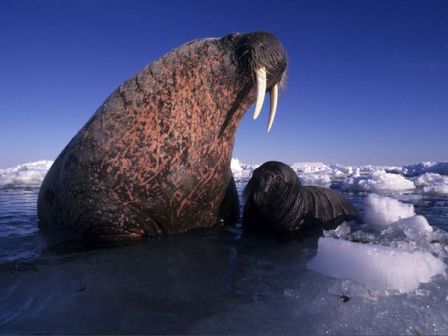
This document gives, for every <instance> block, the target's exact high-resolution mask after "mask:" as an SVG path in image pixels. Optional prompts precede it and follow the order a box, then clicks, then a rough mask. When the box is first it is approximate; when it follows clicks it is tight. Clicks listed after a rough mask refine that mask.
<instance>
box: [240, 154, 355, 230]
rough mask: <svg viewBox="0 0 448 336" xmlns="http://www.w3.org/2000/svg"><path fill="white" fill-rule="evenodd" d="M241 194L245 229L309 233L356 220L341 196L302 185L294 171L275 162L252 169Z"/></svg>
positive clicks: (350, 206) (352, 209) (352, 210)
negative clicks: (242, 195)
mask: <svg viewBox="0 0 448 336" xmlns="http://www.w3.org/2000/svg"><path fill="white" fill-rule="evenodd" d="M243 194H244V200H245V204H244V211H243V225H244V226H245V227H246V228H248V229H249V230H256V231H266V232H278V233H301V232H304V231H307V232H312V231H319V230H321V229H334V228H335V227H337V226H338V225H339V224H341V223H342V222H343V221H349V220H353V219H356V218H357V217H358V213H357V211H356V209H355V208H354V207H353V205H352V204H351V203H350V202H349V201H348V200H347V199H346V198H344V197H343V196H342V195H340V194H338V193H337V192H335V191H333V190H330V189H326V188H320V187H314V186H302V184H301V183H300V180H299V178H298V177H297V175H296V173H295V172H294V170H292V168H291V167H289V166H288V165H286V164H284V163H282V162H277V161H269V162H266V163H264V164H262V165H261V166H260V167H258V168H257V169H255V170H254V172H253V174H252V177H251V179H250V180H249V182H248V184H247V186H246V188H245V189H244V193H243Z"/></svg>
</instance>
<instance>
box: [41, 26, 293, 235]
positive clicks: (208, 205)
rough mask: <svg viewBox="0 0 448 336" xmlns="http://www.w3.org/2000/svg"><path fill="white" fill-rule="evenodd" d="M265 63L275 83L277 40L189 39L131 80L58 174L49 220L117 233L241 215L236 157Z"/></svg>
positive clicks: (48, 202) (49, 192)
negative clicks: (238, 132) (240, 132)
mask: <svg viewBox="0 0 448 336" xmlns="http://www.w3.org/2000/svg"><path fill="white" fill-rule="evenodd" d="M255 56H256V57H255ZM260 62H265V63H266V64H261V65H263V66H266V67H267V70H268V78H267V82H268V88H269V87H272V85H274V84H275V83H276V82H278V81H279V80H280V79H281V77H282V75H283V73H284V71H285V67H286V53H285V51H284V49H283V47H282V46H281V44H280V42H278V40H276V39H275V37H274V36H272V35H271V34H269V33H250V34H241V35H240V34H230V35H227V36H225V37H223V38H221V39H202V40H195V41H192V42H189V43H187V44H185V45H183V46H181V47H179V48H177V49H175V50H173V51H171V52H170V53H168V54H167V55H165V56H163V57H162V58H160V59H159V60H157V61H155V62H154V63H152V64H151V65H148V66H146V67H145V68H144V69H143V70H142V71H140V72H139V73H137V74H136V75H135V76H133V77H132V78H130V79H129V80H127V81H125V82H124V83H123V84H122V85H120V87H118V88H117V89H116V90H115V91H114V92H113V93H112V94H111V95H110V96H109V97H108V98H107V100H106V101H105V102H104V103H103V105H102V106H101V107H100V108H99V109H98V110H97V111H96V113H95V114H94V115H93V116H92V118H91V119H90V120H89V121H88V122H87V124H86V125H85V126H84V127H83V128H82V129H81V130H80V131H79V132H78V134H76V136H75V137H74V138H73V139H72V140H71V141H70V143H69V144H68V145H67V146H66V147H65V149H64V150H63V151H62V153H61V154H60V155H59V157H58V158H57V159H56V161H55V162H54V164H53V166H52V167H51V169H50V170H49V172H48V174H47V176H46V178H45V180H44V182H43V184H42V187H41V190H40V193H39V199H38V214H39V219H40V224H41V226H42V227H48V226H56V227H63V228H68V229H70V230H72V231H75V232H78V233H81V234H83V235H84V236H86V237H88V238H100V239H118V238H129V237H131V238H132V237H140V236H145V235H157V234H171V233H180V232H185V231H188V230H190V229H194V228H204V227H210V226H212V225H214V224H215V223H217V222H218V220H219V217H222V218H226V219H235V218H236V217H237V216H238V213H237V212H238V198H237V195H236V193H234V190H235V189H234V188H235V186H234V181H233V178H232V175H231V171H230V160H231V154H232V149H233V144H234V139H235V133H236V130H237V127H238V125H239V123H240V120H241V118H242V117H243V115H244V113H245V112H246V110H247V109H248V108H249V106H250V105H251V104H252V103H253V102H254V100H255V98H256V88H255V82H254V77H253V72H254V70H253V69H252V67H253V66H259V65H260ZM226 190H227V192H226ZM225 195H227V196H226V197H225ZM224 197H225V201H224V204H223V200H224Z"/></svg>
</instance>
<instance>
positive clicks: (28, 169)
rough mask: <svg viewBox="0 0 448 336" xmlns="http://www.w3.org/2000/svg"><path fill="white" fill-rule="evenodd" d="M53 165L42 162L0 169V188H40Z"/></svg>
mask: <svg viewBox="0 0 448 336" xmlns="http://www.w3.org/2000/svg"><path fill="white" fill-rule="evenodd" d="M52 164H53V161H48V160H42V161H35V162H29V163H24V164H21V165H18V166H15V167H11V168H6V169H0V188H23V187H39V186H40V185H41V184H42V181H43V179H44V177H45V175H46V174H47V171H48V169H50V167H51V165H52Z"/></svg>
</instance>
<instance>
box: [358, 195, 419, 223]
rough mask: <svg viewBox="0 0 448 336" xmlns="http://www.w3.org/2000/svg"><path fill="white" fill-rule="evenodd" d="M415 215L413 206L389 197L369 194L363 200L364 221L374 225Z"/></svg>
mask: <svg viewBox="0 0 448 336" xmlns="http://www.w3.org/2000/svg"><path fill="white" fill-rule="evenodd" d="M412 216H415V211H414V206H413V205H412V204H405V203H402V202H400V201H398V200H396V199H393V198H390V197H381V196H378V195H376V194H370V195H369V196H367V197H366V199H365V201H364V221H365V222H366V223H369V224H374V225H388V224H391V223H394V222H396V221H399V220H401V219H403V218H408V217H412Z"/></svg>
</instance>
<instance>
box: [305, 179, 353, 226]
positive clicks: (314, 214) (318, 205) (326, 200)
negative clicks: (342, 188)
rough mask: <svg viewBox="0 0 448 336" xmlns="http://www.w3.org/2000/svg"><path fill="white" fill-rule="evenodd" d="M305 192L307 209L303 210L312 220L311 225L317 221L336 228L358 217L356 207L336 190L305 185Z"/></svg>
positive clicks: (321, 224)
mask: <svg viewBox="0 0 448 336" xmlns="http://www.w3.org/2000/svg"><path fill="white" fill-rule="evenodd" d="M303 193H304V196H303V197H304V199H306V206H305V208H306V209H303V210H304V211H305V213H306V214H308V217H309V218H308V219H309V220H310V221H311V223H309V225H313V224H315V223H316V222H317V223H318V224H319V225H320V226H322V227H323V228H324V229H327V230H328V229H334V228H335V227H337V226H338V225H340V224H341V223H342V222H344V221H350V220H354V219H356V218H357V217H358V212H357V211H356V209H355V207H354V206H353V205H352V204H351V203H350V202H349V201H348V200H347V199H346V198H345V197H343V196H342V195H340V194H339V193H337V192H336V191H333V190H331V189H325V188H320V187H315V186H305V187H303ZM313 222H314V223H313ZM306 224H307V223H306Z"/></svg>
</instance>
